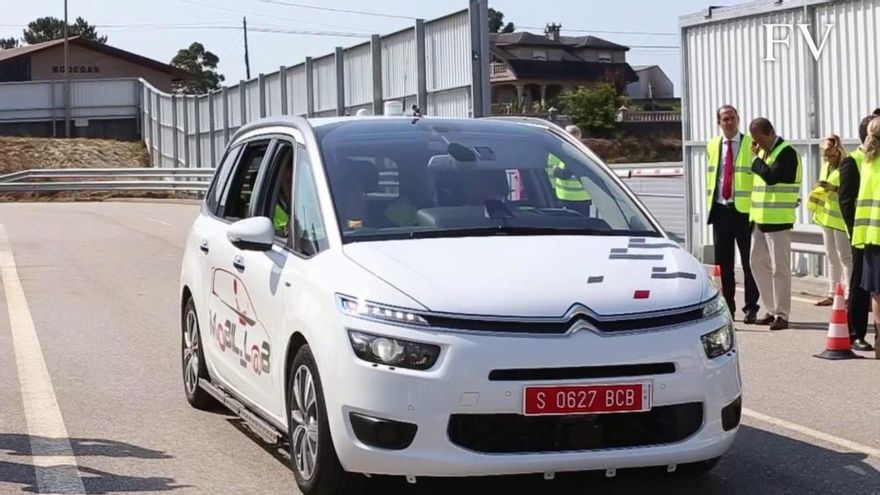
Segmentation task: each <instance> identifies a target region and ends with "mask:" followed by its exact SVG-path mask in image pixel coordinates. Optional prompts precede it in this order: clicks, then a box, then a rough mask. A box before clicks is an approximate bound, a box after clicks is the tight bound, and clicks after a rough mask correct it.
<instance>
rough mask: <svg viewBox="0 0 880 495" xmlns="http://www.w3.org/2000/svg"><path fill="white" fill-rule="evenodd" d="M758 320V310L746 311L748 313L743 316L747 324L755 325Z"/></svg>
mask: <svg viewBox="0 0 880 495" xmlns="http://www.w3.org/2000/svg"><path fill="white" fill-rule="evenodd" d="M756 321H758V312H757V311H755V310H751V311H746V315H745V317H743V323H745V324H746V325H754V324H755V322H756Z"/></svg>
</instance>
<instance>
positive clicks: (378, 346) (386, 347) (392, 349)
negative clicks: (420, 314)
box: [370, 338, 403, 364]
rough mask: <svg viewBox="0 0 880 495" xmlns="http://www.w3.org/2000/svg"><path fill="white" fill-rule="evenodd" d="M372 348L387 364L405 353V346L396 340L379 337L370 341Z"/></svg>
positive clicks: (395, 360)
mask: <svg viewBox="0 0 880 495" xmlns="http://www.w3.org/2000/svg"><path fill="white" fill-rule="evenodd" d="M370 350H371V351H373V354H374V355H375V356H376V357H378V358H379V359H381V360H382V362H383V363H385V364H393V363H395V362H397V360H398V359H400V356H401V355H402V354H403V346H401V345H400V344H399V343H397V341H396V340H391V339H386V338H378V339H376V340H374V341H372V342H371V343H370Z"/></svg>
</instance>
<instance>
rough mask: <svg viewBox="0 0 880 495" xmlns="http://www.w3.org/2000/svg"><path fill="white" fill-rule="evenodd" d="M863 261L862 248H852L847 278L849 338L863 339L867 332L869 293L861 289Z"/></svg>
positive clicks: (869, 306) (869, 307) (863, 253)
mask: <svg viewBox="0 0 880 495" xmlns="http://www.w3.org/2000/svg"><path fill="white" fill-rule="evenodd" d="M864 262H865V251H864V250H863V249H856V248H853V249H852V263H853V267H852V275H851V278H850V280H849V338H850V340H857V339H864V338H865V335H867V333H868V328H867V327H868V313H869V312H870V311H871V294H868V293H867V292H865V289H862V271H863V269H864V268H863V265H864Z"/></svg>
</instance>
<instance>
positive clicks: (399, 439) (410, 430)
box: [349, 413, 418, 450]
mask: <svg viewBox="0 0 880 495" xmlns="http://www.w3.org/2000/svg"><path fill="white" fill-rule="evenodd" d="M349 420H350V421H351V428H352V430H354V434H355V436H356V437H357V438H358V440H360V441H361V442H363V443H365V444H367V445H369V446H371V447H379V448H381V449H388V450H403V449H405V448H407V447H409V446H410V444H412V441H413V439H414V438H415V436H416V432H417V431H418V427H417V426H416V425H414V424H411V423H403V422H400V421H392V420H390V419H383V418H374V417H372V416H367V415H364V414H358V413H350V414H349Z"/></svg>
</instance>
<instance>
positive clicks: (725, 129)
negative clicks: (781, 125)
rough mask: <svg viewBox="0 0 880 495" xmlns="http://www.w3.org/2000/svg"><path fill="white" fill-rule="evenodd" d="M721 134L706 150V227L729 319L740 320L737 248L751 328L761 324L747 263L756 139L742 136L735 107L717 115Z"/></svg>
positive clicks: (723, 110) (746, 310)
mask: <svg viewBox="0 0 880 495" xmlns="http://www.w3.org/2000/svg"><path fill="white" fill-rule="evenodd" d="M716 118H717V121H718V127H720V128H721V134H720V135H718V136H715V138H713V139H712V140H711V141H709V144H708V145H707V146H706V153H707V155H708V156H709V161H708V169H707V171H706V179H707V180H706V202H707V205H708V206H707V207H708V208H709V218H708V223H709V224H710V225H712V226H713V229H712V233H713V234H712V235H713V243H714V245H715V263H716V264H718V265H719V266H720V267H721V292H722V294H723V295H724V299H725V300H726V301H727V307H728V308H729V309H730V314H731V315H735V314H736V301H735V297H734V296H735V294H736V278H735V276H734V263H735V257H736V248H739V256H740V259H741V260H742V268H743V278H744V281H745V290H746V294H745V299H746V300H745V302H746V303H745V306H744V307H743V312H744V313H745V316H744V318H743V322H744V323H747V324H751V323H755V321H757V315H758V309H759V308H760V306H758V297H759V292H758V286H757V284H756V283H755V278H754V276H753V275H752V268H751V264H750V262H749V256H750V252H751V239H752V232H751V230H752V229H751V226H750V224H749V210H750V209H751V205H752V181H753V178H754V175H753V174H752V170H751V166H752V137H751V136H750V135H748V134H743V133H741V132H740V130H739V114H738V113H737V111H736V108H734V107H733V106H731V105H724V106H722V107H721V108H719V109H718V111H717V112H716Z"/></svg>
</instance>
